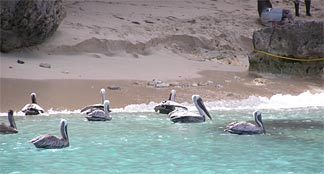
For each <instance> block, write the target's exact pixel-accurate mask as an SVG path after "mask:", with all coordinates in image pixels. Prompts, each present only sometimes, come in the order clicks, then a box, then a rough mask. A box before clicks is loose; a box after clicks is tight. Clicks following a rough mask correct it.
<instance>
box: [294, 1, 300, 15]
mask: <svg viewBox="0 0 324 174" xmlns="http://www.w3.org/2000/svg"><path fill="white" fill-rule="evenodd" d="M294 4H295V15H296V16H299V0H295V1H294Z"/></svg>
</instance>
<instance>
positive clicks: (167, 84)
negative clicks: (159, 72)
mask: <svg viewBox="0 0 324 174" xmlns="http://www.w3.org/2000/svg"><path fill="white" fill-rule="evenodd" d="M169 86H170V84H169V83H165V82H162V83H159V84H156V85H155V87H156V88H166V87H169Z"/></svg>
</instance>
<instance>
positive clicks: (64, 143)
mask: <svg viewBox="0 0 324 174" xmlns="http://www.w3.org/2000/svg"><path fill="white" fill-rule="evenodd" d="M67 125H68V124H67V121H66V120H65V119H61V122H60V128H61V135H62V138H58V137H56V136H54V135H51V134H45V135H40V136H38V137H36V138H34V139H32V140H30V142H31V143H33V144H34V145H35V147H37V148H44V149H61V148H64V147H68V146H69V145H70V144H69V136H68V133H67Z"/></svg>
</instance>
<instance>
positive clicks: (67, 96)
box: [0, 71, 324, 113]
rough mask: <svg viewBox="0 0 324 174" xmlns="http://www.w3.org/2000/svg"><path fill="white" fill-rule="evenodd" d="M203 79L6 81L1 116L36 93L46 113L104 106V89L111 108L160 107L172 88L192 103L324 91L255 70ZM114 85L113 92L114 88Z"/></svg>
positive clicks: (316, 82) (312, 82)
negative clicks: (153, 82)
mask: <svg viewBox="0 0 324 174" xmlns="http://www.w3.org/2000/svg"><path fill="white" fill-rule="evenodd" d="M200 75H201V76H202V77H200V78H192V79H186V80H166V81H163V82H165V83H168V84H170V85H172V86H169V87H162V88H157V87H154V86H150V85H149V83H150V82H151V81H145V80H84V79H83V80H80V79H73V80H72V79H68V80H67V79H56V80H26V79H10V78H1V79H0V82H1V89H0V91H1V104H0V106H1V107H0V112H1V113H3V112H7V111H8V110H9V109H13V110H15V111H20V110H21V108H22V107H23V106H24V105H25V104H27V103H30V93H31V92H36V94H37V101H38V104H39V105H40V106H41V107H43V108H44V109H45V110H49V109H53V110H66V109H67V110H78V109H81V108H82V107H84V106H86V105H89V104H95V103H99V102H100V94H99V91H100V89H101V88H105V89H106V93H107V94H106V99H108V100H110V103H111V108H124V107H125V106H128V105H130V104H143V103H145V104H147V103H149V102H156V103H159V102H161V101H164V100H166V99H167V98H168V95H169V93H170V91H171V90H172V89H175V90H176V91H177V96H176V101H177V102H179V103H184V102H188V103H191V102H192V101H191V95H193V94H199V95H200V96H201V97H202V98H203V100H204V101H218V100H241V99H246V98H248V97H250V96H261V97H271V96H273V95H275V94H291V95H298V94H301V93H303V92H306V91H310V92H311V93H319V92H323V91H324V88H323V86H322V82H321V81H322V80H321V79H320V78H307V79H305V78H301V77H291V76H282V75H281V76H276V75H272V74H256V73H250V72H223V71H203V72H200ZM109 87H110V88H111V89H112V90H111V89H109Z"/></svg>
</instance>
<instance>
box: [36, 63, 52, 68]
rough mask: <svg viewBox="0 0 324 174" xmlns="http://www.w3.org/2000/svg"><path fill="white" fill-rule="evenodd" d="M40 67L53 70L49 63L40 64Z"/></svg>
mask: <svg viewBox="0 0 324 174" xmlns="http://www.w3.org/2000/svg"><path fill="white" fill-rule="evenodd" d="M39 66H40V67H42V68H51V64H49V63H40V64H39Z"/></svg>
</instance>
